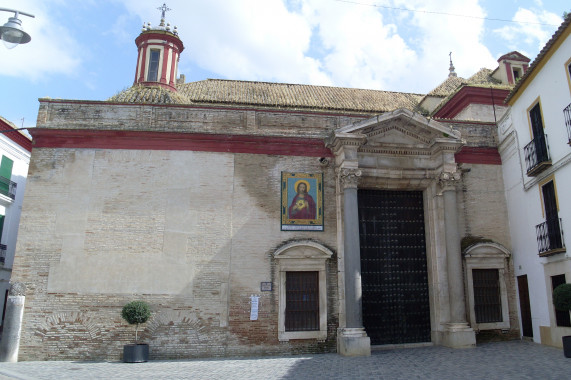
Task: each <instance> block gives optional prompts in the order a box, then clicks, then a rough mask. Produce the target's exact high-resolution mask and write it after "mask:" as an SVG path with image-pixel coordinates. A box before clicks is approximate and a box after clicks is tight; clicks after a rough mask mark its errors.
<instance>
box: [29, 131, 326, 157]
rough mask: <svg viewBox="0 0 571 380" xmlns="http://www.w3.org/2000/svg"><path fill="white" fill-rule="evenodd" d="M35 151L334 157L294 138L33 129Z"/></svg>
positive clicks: (316, 143) (318, 143)
mask: <svg viewBox="0 0 571 380" xmlns="http://www.w3.org/2000/svg"><path fill="white" fill-rule="evenodd" d="M31 133H32V136H33V137H34V142H33V146H34V148H91V149H140V150H191V151H201V152H228V153H253V154H271V155H284V156H306V157H333V154H332V153H331V151H330V150H329V149H328V148H326V147H325V145H324V142H323V140H321V139H316V138H308V139H304V138H297V137H265V136H247V135H246V136H243V135H215V134H203V133H166V132H165V133H162V132H138V131H106V130H105V131H86V130H68V129H45V128H34V129H33V130H32V131H31Z"/></svg>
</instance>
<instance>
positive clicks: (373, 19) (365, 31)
mask: <svg viewBox="0 0 571 380" xmlns="http://www.w3.org/2000/svg"><path fill="white" fill-rule="evenodd" d="M124 3H125V4H126V6H127V8H128V9H129V10H130V11H131V12H133V13H136V14H139V16H140V17H141V18H142V19H143V20H151V22H153V24H156V22H157V21H158V12H157V11H156V10H155V8H156V3H155V2H153V1H150V0H142V1H141V0H125V1H124ZM360 3H363V1H361V2H360ZM370 4H374V3H373V2H371V3H370ZM375 4H379V3H378V2H375ZM382 4H384V5H390V6H397V7H402V8H404V7H406V8H413V9H425V10H429V11H430V10H438V11H448V12H451V13H457V14H472V15H483V14H484V13H483V10H482V9H481V7H480V6H479V5H478V1H477V0H467V1H464V2H462V3H461V4H458V2H457V1H454V0H441V1H432V2H430V3H429V4H427V3H426V1H420V0H414V1H406V2H404V1H402V0H394V1H389V0H385V1H384V2H383V3H382ZM169 7H170V8H172V9H173V11H172V12H170V13H168V15H167V20H169V21H170V22H171V24H173V25H177V26H178V27H179V32H180V36H181V38H182V40H183V41H184V43H185V46H186V51H185V52H184V53H183V56H182V59H181V66H180V67H181V70H184V68H185V65H186V64H185V62H184V60H191V61H193V62H195V63H196V64H197V65H198V66H199V67H201V68H203V69H205V70H207V71H210V72H213V73H216V74H218V75H219V76H221V77H226V78H231V79H246V80H265V81H278V82H295V83H308V84H325V85H336V86H347V87H361V88H376V89H384V90H393V91H410V92H413V91H414V92H424V91H429V90H430V89H431V88H432V87H434V86H436V85H437V84H438V83H440V82H441V81H442V80H444V79H445V78H446V76H447V74H448V71H447V69H448V53H449V52H450V51H453V52H454V56H453V57H454V64H455V65H456V68H457V71H458V73H459V74H460V75H466V76H469V75H471V74H473V73H474V72H476V71H477V70H478V69H479V68H481V67H483V66H488V67H491V68H493V67H495V64H496V63H495V60H494V59H493V58H492V56H491V54H490V52H489V50H488V49H487V48H486V47H485V46H484V45H483V44H482V41H481V40H482V31H483V21H482V20H479V19H471V18H457V17H456V18H455V17H447V16H437V17H435V16H434V15H430V14H422V13H413V12H400V11H395V12H390V11H388V10H387V9H385V8H378V7H375V6H366V5H360V4H355V3H350V2H336V1H331V0H290V1H289V2H287V4H285V3H284V2H282V1H281V0H263V1H261V0H242V1H228V0H224V1H223V0H212V1H209V2H202V1H192V2H187V1H182V0H179V1H176V0H172V1H171V2H169ZM389 17H390V18H389ZM413 35H414V36H415V37H413Z"/></svg>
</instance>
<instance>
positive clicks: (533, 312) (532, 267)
mask: <svg viewBox="0 0 571 380" xmlns="http://www.w3.org/2000/svg"><path fill="white" fill-rule="evenodd" d="M570 34H571V17H567V18H566V20H565V21H564V22H563V24H562V25H561V26H560V28H559V29H558V30H557V32H556V33H555V34H554V35H553V37H552V38H551V40H550V41H549V42H548V43H547V44H546V45H545V47H544V48H543V49H542V50H541V52H540V53H539V55H538V56H537V58H536V59H535V61H534V62H533V63H532V64H531V65H530V67H529V69H528V70H527V72H526V73H525V75H523V76H522V77H521V79H520V80H519V82H518V83H517V85H516V86H515V88H514V89H513V90H512V91H511V92H510V94H509V95H508V97H507V99H506V102H507V104H508V105H510V106H511V109H510V110H509V111H508V112H507V113H506V115H504V117H503V118H502V120H501V121H500V123H499V131H498V134H499V139H500V148H499V151H500V155H501V158H502V163H503V177H504V184H505V189H506V198H507V202H508V213H509V221H510V232H511V242H512V252H513V259H514V267H515V275H516V277H517V283H518V298H519V311H520V323H521V332H522V335H523V336H524V337H529V338H533V340H534V341H535V342H541V343H543V344H548V345H553V346H558V347H561V336H562V335H569V334H571V322H570V318H569V312H556V311H555V309H554V307H553V303H552V299H551V298H552V290H553V288H554V287H555V286H557V285H559V284H561V283H565V282H571V252H569V250H567V249H566V247H565V237H567V239H569V237H570V236H571V198H570V197H569V195H570V194H571V104H570V103H571V77H570V75H571V37H570Z"/></svg>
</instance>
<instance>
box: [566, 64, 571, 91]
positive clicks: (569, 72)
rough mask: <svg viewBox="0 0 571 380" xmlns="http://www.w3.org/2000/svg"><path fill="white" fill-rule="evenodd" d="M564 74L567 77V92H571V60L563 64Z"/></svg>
mask: <svg viewBox="0 0 571 380" xmlns="http://www.w3.org/2000/svg"><path fill="white" fill-rule="evenodd" d="M565 74H566V76H567V84H568V85H569V90H571V58H569V60H567V62H565Z"/></svg>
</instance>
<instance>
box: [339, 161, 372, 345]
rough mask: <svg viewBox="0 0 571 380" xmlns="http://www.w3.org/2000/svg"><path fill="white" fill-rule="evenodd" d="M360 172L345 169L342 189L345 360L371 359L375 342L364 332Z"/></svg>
mask: <svg viewBox="0 0 571 380" xmlns="http://www.w3.org/2000/svg"><path fill="white" fill-rule="evenodd" d="M360 177H361V171H360V170H359V169H347V168H342V169H340V171H339V185H340V188H341V189H342V190H343V240H344V244H343V248H344V260H343V263H344V266H345V272H344V274H345V316H346V327H345V328H343V329H339V337H338V342H339V344H338V350H339V353H340V354H341V355H344V356H369V355H371V339H370V338H369V337H368V336H367V333H366V332H365V329H364V328H363V313H362V308H361V307H362V299H361V297H362V292H361V253H360V244H359V210H358V203H357V184H358V182H359V179H360Z"/></svg>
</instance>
